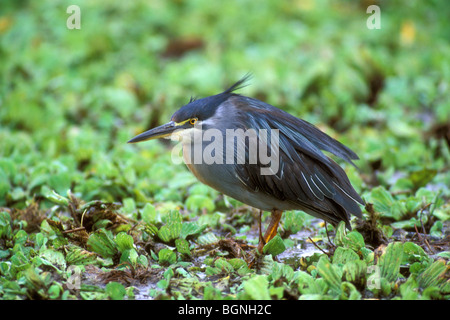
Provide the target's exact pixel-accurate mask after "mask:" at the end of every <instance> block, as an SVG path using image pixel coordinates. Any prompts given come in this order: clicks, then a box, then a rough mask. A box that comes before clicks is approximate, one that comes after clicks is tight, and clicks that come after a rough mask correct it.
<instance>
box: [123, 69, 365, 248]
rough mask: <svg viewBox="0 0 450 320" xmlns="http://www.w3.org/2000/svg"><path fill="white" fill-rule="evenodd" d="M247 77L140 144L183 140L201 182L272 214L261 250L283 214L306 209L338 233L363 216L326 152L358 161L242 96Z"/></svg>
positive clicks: (195, 103) (182, 112)
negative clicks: (338, 228)
mask: <svg viewBox="0 0 450 320" xmlns="http://www.w3.org/2000/svg"><path fill="white" fill-rule="evenodd" d="M247 80H248V76H245V77H244V78H242V79H241V80H240V81H238V82H236V83H235V84H234V85H232V86H231V87H230V88H228V89H227V90H225V91H224V92H222V93H220V94H217V95H214V96H210V97H206V98H202V99H198V100H195V99H192V98H191V100H190V101H189V103H188V104H186V105H184V106H183V107H181V108H180V109H179V110H178V111H176V112H175V113H174V114H173V116H172V118H171V120H170V122H168V123H166V124H164V125H162V126H159V127H157V128H154V129H151V130H148V131H146V132H144V133H141V134H139V135H138V136H136V137H134V138H133V139H131V140H130V141H128V142H129V143H135V142H140V141H145V140H150V139H156V138H163V137H166V138H172V139H174V138H177V139H178V140H181V141H182V148H183V159H184V162H185V163H186V165H187V166H188V168H189V170H190V171H191V172H192V173H193V174H194V175H195V176H196V177H197V179H198V180H200V181H201V182H202V183H204V184H206V185H208V186H210V187H212V188H214V189H216V190H218V191H219V192H221V193H224V194H226V195H228V196H230V197H232V198H234V199H237V200H239V201H241V202H243V203H245V204H247V205H249V206H252V207H254V208H257V209H260V215H261V211H262V210H264V211H270V212H271V221H270V223H269V226H268V227H267V229H266V232H265V234H264V236H262V232H261V219H260V221H259V230H260V235H259V245H258V250H259V252H262V249H263V247H264V245H265V243H267V242H268V241H270V240H271V239H272V238H273V237H274V236H275V235H276V234H277V228H278V224H279V221H280V219H281V215H282V212H283V211H285V210H302V211H304V212H306V213H308V214H310V215H312V216H315V217H318V218H320V219H323V220H325V221H326V222H329V223H331V224H332V225H334V226H336V225H337V224H338V223H339V222H340V221H344V222H345V224H346V227H347V228H349V229H351V227H350V222H349V219H350V214H353V215H355V216H357V217H361V209H360V207H359V205H362V204H363V200H362V199H361V197H360V196H359V195H358V194H357V192H356V191H355V190H354V189H353V187H352V185H351V183H350V181H349V179H348V177H347V175H346V174H345V172H344V170H343V169H342V168H341V167H340V166H339V165H338V164H337V163H336V162H335V161H333V160H332V159H331V158H330V157H328V156H326V155H325V154H324V153H323V152H322V150H323V151H327V152H329V153H331V154H333V155H335V156H337V157H339V158H341V159H343V160H345V161H347V162H349V163H351V164H352V165H354V164H353V162H352V160H355V159H358V156H357V155H356V154H355V153H354V152H353V151H352V150H350V149H349V148H348V147H346V146H345V145H343V144H341V143H340V142H338V141H336V140H335V139H333V138H331V137H330V136H328V135H327V134H325V133H323V132H322V131H320V130H319V129H318V128H316V127H315V126H314V125H312V124H310V123H308V122H306V121H304V120H301V119H298V118H296V117H294V116H292V115H291V114H289V113H287V112H285V111H283V110H280V109H278V108H276V107H274V106H272V105H270V104H267V103H264V102H262V101H259V100H257V99H253V98H249V97H246V96H242V95H239V94H236V93H235V91H236V90H238V89H240V88H242V87H243V86H244V85H245V82H246V81H247Z"/></svg>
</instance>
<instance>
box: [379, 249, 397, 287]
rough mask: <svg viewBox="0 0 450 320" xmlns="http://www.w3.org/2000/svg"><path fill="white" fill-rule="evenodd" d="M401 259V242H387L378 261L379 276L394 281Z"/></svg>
mask: <svg viewBox="0 0 450 320" xmlns="http://www.w3.org/2000/svg"><path fill="white" fill-rule="evenodd" d="M402 259H403V244H402V243H401V242H393V243H389V245H388V246H387V247H386V251H385V252H384V253H383V254H382V255H381V257H380V260H379V262H378V267H379V268H380V275H381V278H385V279H386V280H387V281H389V282H394V281H396V280H397V278H398V277H399V272H400V264H401V262H402Z"/></svg>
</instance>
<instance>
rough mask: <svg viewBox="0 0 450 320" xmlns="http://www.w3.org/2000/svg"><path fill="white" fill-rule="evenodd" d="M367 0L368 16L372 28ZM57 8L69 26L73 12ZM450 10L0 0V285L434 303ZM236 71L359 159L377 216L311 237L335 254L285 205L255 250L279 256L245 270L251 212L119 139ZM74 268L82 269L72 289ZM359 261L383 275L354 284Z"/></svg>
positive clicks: (440, 246)
mask: <svg viewBox="0 0 450 320" xmlns="http://www.w3.org/2000/svg"><path fill="white" fill-rule="evenodd" d="M373 4H375V5H377V6H378V7H379V8H380V14H381V15H380V17H381V21H379V22H380V27H381V28H380V29H370V28H368V26H367V22H368V19H369V22H370V21H371V19H372V18H374V16H372V14H371V13H367V8H368V7H369V6H370V5H373ZM71 5H77V6H78V7H79V8H80V10H81V25H80V26H81V29H69V28H68V27H67V22H68V20H69V22H73V20H72V18H73V17H72V14H73V13H72V12H69V13H68V12H67V9H68V7H70V6H71ZM449 9H450V6H449V2H448V0H442V1H438V0H433V1H418V0H417V1H411V0H400V1H364V0H361V1H350V0H348V1H331V0H318V1H313V0H303V1H301V0H293V1H249V0H242V1H234V0H230V1H211V0H189V1H181V0H178V1H167V0H149V1H142V0H135V1H99V0H91V1H76V0H68V1H65V0H59V1H58V0H55V1H31V0H30V1H14V0H0V275H2V276H1V277H0V298H1V299H25V298H28V299H79V298H82V299H107V298H119V299H120V298H124V297H125V295H127V297H128V298H138V299H142V298H148V297H153V298H155V297H156V298H158V297H159V298H177V299H178V298H180V299H185V298H187V299H188V298H204V299H221V298H227V299H228V298H238V299H239V298H242V299H249V298H254V299H262V298H263V299H266V298H271V297H272V298H275V299H295V298H300V299H347V298H353V299H360V298H363V299H365V298H383V299H384V298H386V299H393V298H400V297H401V298H403V299H418V298H423V299H430V298H434V299H448V293H449V288H450V287H449V282H448V277H446V273H447V274H448V259H449V257H450V254H449V241H448V239H449V230H450V224H449V223H450V202H449V198H450V188H449V186H450V174H449V163H450V152H449V144H450V124H449V123H450V121H449V119H450V87H449V86H450V59H449V57H450V19H449V12H450V11H449ZM69 25H70V24H69ZM369 25H370V23H369ZM248 72H250V73H251V74H252V75H253V77H252V79H251V85H250V86H247V87H245V88H243V89H241V90H240V93H242V94H244V95H248V96H252V97H255V98H258V99H260V100H263V101H265V102H268V103H270V104H272V105H274V106H277V107H279V108H282V109H284V110H286V111H288V112H290V113H292V114H294V115H295V116H298V117H300V118H303V119H305V120H307V121H309V122H311V123H313V124H315V125H317V126H318V127H319V128H320V129H322V130H324V131H325V132H326V133H328V134H329V135H331V136H333V137H334V138H337V139H338V140H340V141H341V142H343V143H344V144H346V145H347V146H349V147H350V148H351V149H353V150H354V151H356V153H357V154H358V155H359V157H360V160H359V161H356V164H357V165H358V167H359V169H356V168H354V167H352V166H349V165H347V164H345V163H342V166H343V167H344V169H345V170H346V172H347V173H348V176H349V178H350V180H351V182H352V184H353V185H354V186H355V189H356V190H357V191H358V192H360V194H361V195H362V197H363V198H364V199H365V200H366V201H367V202H369V203H372V204H373V209H374V210H373V212H376V214H369V213H368V212H366V211H365V210H364V218H365V220H364V221H365V222H361V221H358V223H354V224H355V225H356V226H355V229H354V231H352V232H349V233H348V234H345V232H344V229H343V225H342V226H341V227H342V228H339V227H338V228H337V229H335V230H334V231H335V232H334V234H335V237H334V238H333V241H334V243H336V244H337V245H338V248H337V249H336V251H335V254H334V255H333V256H332V257H331V258H330V255H327V254H325V253H315V254H312V252H313V251H314V249H315V248H314V247H313V245H312V244H311V243H308V242H307V240H306V239H307V238H308V237H309V236H311V237H313V238H314V241H318V243H319V246H322V247H324V248H326V249H325V250H328V249H330V248H331V249H330V250H332V251H331V252H334V248H333V247H330V246H329V242H327V240H326V239H328V233H326V232H325V228H323V227H322V226H321V225H320V224H318V223H316V222H315V221H314V222H311V221H312V220H308V217H306V215H304V214H303V213H302V212H297V211H289V212H286V213H285V214H284V215H283V218H282V221H281V228H280V232H279V234H280V237H276V238H274V239H276V240H277V242H270V243H268V245H267V246H266V247H267V248H268V251H267V252H268V253H269V254H273V255H278V257H280V256H281V255H280V253H282V255H284V256H282V257H281V258H280V259H281V262H274V261H273V260H272V258H271V256H270V255H266V256H264V259H265V260H264V261H265V262H264V264H263V267H262V268H260V269H257V270H253V269H252V270H250V269H249V268H247V263H248V259H249V257H251V256H252V253H251V250H252V247H251V245H255V244H256V243H257V242H258V237H257V221H258V220H257V216H256V214H255V212H252V210H250V209H249V208H247V207H245V206H244V207H241V204H240V203H238V202H236V201H234V200H232V199H229V198H226V197H222V196H221V195H220V194H219V193H218V192H216V191H214V190H212V189H210V188H208V187H206V186H204V185H202V184H201V183H199V182H198V181H197V180H196V179H195V178H194V176H193V175H192V174H191V173H190V172H189V171H188V170H187V168H186V167H185V165H184V164H179V165H176V164H174V163H172V159H171V147H172V145H173V143H172V142H168V141H150V142H147V143H141V144H137V145H129V144H127V141H128V140H129V139H130V138H132V137H134V136H135V135H136V134H138V133H141V132H142V131H144V130H147V129H149V128H151V127H153V126H156V125H159V124H162V123H165V122H167V121H168V120H169V118H170V116H171V115H172V113H173V112H174V111H175V110H177V109H178V108H179V107H181V106H182V105H184V104H186V103H187V102H188V101H189V99H190V97H191V96H194V97H204V96H209V95H213V94H217V93H219V92H221V91H222V90H223V89H225V88H226V87H228V86H229V85H231V84H232V83H234V82H236V81H237V80H239V79H240V78H241V77H242V76H244V75H245V74H246V73H248ZM68 190H70V192H71V193H70V192H68ZM55 193H56V194H55ZM72 195H74V197H73V196H72ZM109 202H114V203H119V205H113V204H109ZM367 210H368V211H371V210H370V209H367ZM86 212H87V213H86ZM85 213H86V214H85ZM267 215H268V213H265V216H264V218H266V217H267ZM80 217H81V221H79V220H80ZM83 218H84V221H83ZM372 218H373V219H372ZM375 218H377V219H375ZM265 221H266V220H265ZM353 222H355V221H353ZM358 224H359V225H358ZM80 226H81V227H82V228H79V227H80ZM329 227H330V226H329ZM330 229H331V230H332V229H333V228H332V227H330ZM300 230H302V233H301V234H297V233H298V232H299V231H300ZM296 234H297V235H296ZM374 235H375V236H374ZM405 241H406V242H405ZM427 241H428V242H427ZM388 242H389V245H388V246H387V248H386V246H385V245H386V244H387V243H388ZM392 242H394V243H392ZM273 243H275V245H274V244H273ZM247 244H249V245H247ZM227 245H228V247H226V246H227ZM311 247H312V248H313V250H312V251H311V250H309V251H308V250H305V249H308V248H311ZM205 248H209V249H206V251H205ZM230 248H231V249H233V250H235V251H232V250H231V249H230ZM299 248H300V249H299ZM207 250H210V251H207ZM230 250H231V251H230ZM285 250H286V251H285ZM303 251H306V255H307V257H306V258H305V256H304V255H305V252H303ZM382 252H384V253H382ZM241 253H242V254H243V256H240V254H241ZM246 254H247V256H246ZM309 254H311V255H310V256H309ZM379 255H381V257H380V259H378V256H379ZM330 259H331V260H330ZM244 260H245V261H244ZM434 260H436V261H434ZM331 261H332V264H331ZM270 263H272V264H270ZM69 266H70V267H72V266H75V267H76V268H78V269H74V270H80V271H79V274H82V275H83V276H85V277H86V279H84V278H83V283H82V284H81V287H80V288H81V290H72V289H73V288H72V287H70V286H69V285H68V283H69V282H70V281H71V279H73V277H72V276H73V274H72V273H71V270H72V269H70V270H69V268H68V267H69ZM96 266H97V267H102V270H100V269H99V268H97V267H96ZM205 266H206V267H205ZM358 266H359V267H358ZM361 266H363V267H361ZM104 267H109V268H110V269H109V271H108V270H106V269H105V268H104ZM356 267H358V268H360V267H361V268H360V269H358V268H356ZM369 267H370V268H372V267H376V268H380V269H381V276H382V277H381V280H383V281H384V282H383V283H382V288H381V289H382V290H381V291H380V290H379V289H380V288H372V287H369V286H366V282H367V284H369V279H370V277H372V275H370V272H369V269H370V268H369ZM95 268H97V269H95ZM351 268H354V269H351ZM355 268H356V269H355ZM365 269H367V270H365ZM294 270H295V272H294ZM349 270H353V271H354V270H357V271H355V273H354V274H353V275H357V277H356V276H355V278H354V279H353V280H351V279H350V280H349V278H348V275H349V274H350V273H349V272H350V271H349ZM358 270H359V271H358ZM372 270H373V269H372ZM121 272H122V273H121ZM120 273H121V275H122V276H121V277H119V276H118V274H120ZM256 273H258V274H256ZM344 274H345V277H346V278H345V279H344V276H343V275H344ZM341 276H342V277H341ZM98 277H102V279H103V281H102V282H101V283H100V284H99V286H94V285H91V284H92V281H94V278H95V279H97V278H98ZM123 279H125V280H123ZM406 279H407V280H406ZM111 280H113V281H111ZM316 280H317V281H316ZM115 281H119V282H120V281H122V283H123V285H122V284H120V283H117V282H115ZM130 281H140V282H139V283H137V282H133V283H132V285H130ZM106 283H108V285H106V287H105V286H104V285H105V284H106ZM69 284H70V283H69ZM124 285H125V286H126V287H127V289H125V287H124ZM137 287H139V288H138V289H137ZM136 289H137V290H136ZM138 292H139V295H140V296H134V295H135V294H136V295H137V294H138Z"/></svg>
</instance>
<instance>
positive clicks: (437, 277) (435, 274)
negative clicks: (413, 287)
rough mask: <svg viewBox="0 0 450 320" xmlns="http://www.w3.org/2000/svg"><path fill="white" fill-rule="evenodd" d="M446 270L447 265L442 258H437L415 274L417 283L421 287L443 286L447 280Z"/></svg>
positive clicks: (447, 268)
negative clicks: (419, 272)
mask: <svg viewBox="0 0 450 320" xmlns="http://www.w3.org/2000/svg"><path fill="white" fill-rule="evenodd" d="M448 270H449V267H448V266H447V265H446V263H445V262H444V261H443V260H437V261H435V262H433V263H432V264H431V265H429V266H428V267H427V268H426V269H425V270H424V271H423V272H422V273H421V274H419V275H418V276H417V283H418V285H419V287H421V288H427V287H431V286H436V287H439V286H441V285H442V286H443V285H444V283H445V282H446V281H448V279H446V276H445V275H446V274H447V275H448Z"/></svg>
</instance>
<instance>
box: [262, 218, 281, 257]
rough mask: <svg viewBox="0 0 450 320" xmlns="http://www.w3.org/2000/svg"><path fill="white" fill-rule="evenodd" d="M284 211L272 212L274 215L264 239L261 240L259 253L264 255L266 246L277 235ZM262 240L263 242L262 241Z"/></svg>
mask: <svg viewBox="0 0 450 320" xmlns="http://www.w3.org/2000/svg"><path fill="white" fill-rule="evenodd" d="M282 213H283V211H281V210H272V215H271V216H270V218H271V220H270V223H269V227H268V228H267V230H266V233H265V234H264V238H263V239H261V238H260V239H259V245H258V251H259V252H260V253H262V251H263V247H264V245H265V244H266V243H267V242H269V241H270V240H272V239H273V237H275V236H276V234H277V229H278V224H279V223H280V219H281V215H282ZM261 240H262V241H261Z"/></svg>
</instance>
